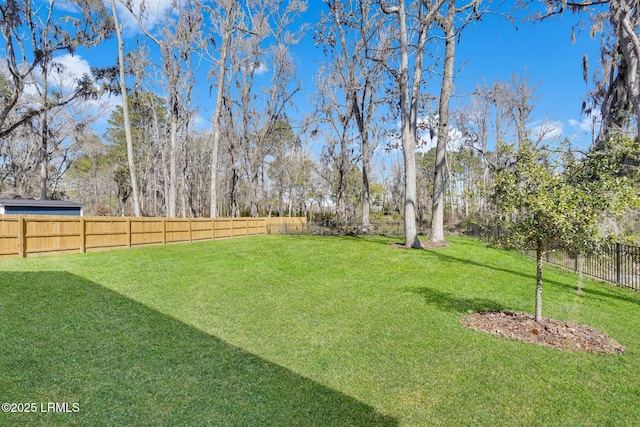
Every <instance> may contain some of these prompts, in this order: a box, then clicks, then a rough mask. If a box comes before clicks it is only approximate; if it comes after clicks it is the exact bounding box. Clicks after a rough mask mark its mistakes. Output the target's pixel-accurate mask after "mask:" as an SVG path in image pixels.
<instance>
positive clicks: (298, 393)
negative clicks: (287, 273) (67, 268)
mask: <svg viewBox="0 0 640 427" xmlns="http://www.w3.org/2000/svg"><path fill="white" fill-rule="evenodd" d="M0 292H1V294H0V295H2V296H1V299H0V340H1V341H2V349H1V350H0V395H1V396H2V399H3V402H36V403H37V404H38V405H40V403H42V402H60V403H62V402H67V403H68V404H69V408H72V406H71V405H72V403H77V404H78V408H79V412H77V413H63V414H60V413H51V412H47V413H42V411H39V413H8V414H7V413H0V425H3V426H6V425H12V424H14V425H23V424H25V423H28V424H31V425H51V424H58V425H70V424H81V425H231V426H235V425H276V426H283V425H305V426H306V425H311V426H313V425H317V426H331V425H334V426H345V425H363V426H369V425H384V426H392V425H397V420H395V419H393V418H391V417H388V416H385V415H382V414H380V413H378V412H376V411H375V410H374V408H372V407H370V406H368V405H366V404H364V403H362V402H360V401H358V400H356V399H354V398H352V397H349V396H347V395H344V394H342V393H340V392H338V391H336V390H332V389H330V388H327V387H325V386H323V385H320V384H318V383H317V382H315V381H313V380H311V379H309V378H305V377H302V376H300V375H298V374H296V373H294V372H292V371H290V370H287V369H285V368H283V367H281V366H279V365H276V364H273V363H270V362H269V361H267V360H264V359H262V358H260V357H258V356H256V355H253V354H250V353H248V352H246V351H244V350H242V349H240V348H237V347H234V346H232V345H229V344H227V343H225V342H224V341H221V340H220V339H217V338H215V337H213V336H211V335H208V334H206V333H204V332H202V331H200V330H198V329H195V328H193V327H191V326H188V325H186V324H184V323H182V322H180V321H178V320H176V319H174V318H171V317H169V316H166V315H164V314H161V313H159V312H157V311H155V310H152V309H150V308H148V307H146V306H144V305H142V304H140V303H138V302H135V301H132V300H130V299H128V298H126V297H123V296H122V295H120V294H117V293H115V292H113V291H110V290H108V289H105V288H104V287H102V286H99V285H97V284H95V283H92V282H89V281H86V280H84V279H82V278H80V277H77V276H74V275H72V274H69V273H66V272H42V273H36V272H29V273H19V272H3V273H2V274H1V275H0Z"/></svg>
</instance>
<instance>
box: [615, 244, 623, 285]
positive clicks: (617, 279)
mask: <svg viewBox="0 0 640 427" xmlns="http://www.w3.org/2000/svg"><path fill="white" fill-rule="evenodd" d="M620 249H621V248H620V243H616V284H618V285H619V284H620V265H621V259H620V255H621V252H622V251H621V250H620Z"/></svg>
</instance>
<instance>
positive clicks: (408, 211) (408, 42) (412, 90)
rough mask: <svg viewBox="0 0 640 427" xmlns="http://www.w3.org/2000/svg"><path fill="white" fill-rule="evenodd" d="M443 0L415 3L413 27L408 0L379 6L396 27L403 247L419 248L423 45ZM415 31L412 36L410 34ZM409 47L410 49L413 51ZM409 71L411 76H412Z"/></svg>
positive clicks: (383, 3) (396, 75)
mask: <svg viewBox="0 0 640 427" xmlns="http://www.w3.org/2000/svg"><path fill="white" fill-rule="evenodd" d="M444 3H445V0H436V1H435V2H434V3H432V4H430V8H429V9H428V10H425V9H424V6H423V2H420V3H417V4H416V8H417V10H416V11H415V16H414V18H415V22H414V24H415V26H416V30H415V31H410V30H409V26H410V25H411V16H410V14H409V11H408V10H407V2H406V1H405V0H398V2H397V3H396V4H388V3H386V2H384V1H383V2H381V3H380V7H381V8H382V11H383V12H384V13H385V14H388V15H391V16H393V17H394V20H393V21H394V23H393V25H395V26H396V27H398V30H399V32H398V34H397V40H398V46H397V48H398V50H399V53H400V61H399V64H397V67H395V68H394V67H392V66H390V64H387V65H389V66H388V69H389V71H390V73H391V74H392V75H393V77H394V80H395V83H396V85H397V88H398V92H399V95H400V101H399V106H400V108H399V110H400V121H401V124H400V126H401V138H402V153H403V158H404V179H405V191H404V193H405V196H404V197H405V201H404V226H405V227H404V228H405V230H404V233H405V243H404V244H405V247H407V248H421V247H422V244H421V243H420V240H419V238H418V231H417V228H416V206H417V190H416V153H415V150H416V147H415V146H416V141H417V124H418V106H419V102H420V99H421V96H420V94H421V85H422V71H423V65H424V64H423V61H424V55H425V45H426V43H427V36H428V32H429V29H430V27H431V25H432V24H433V22H434V21H435V19H436V15H437V13H438V11H439V9H440V7H441V6H442V5H443V4H444ZM412 34H415V39H413V40H412V39H410V36H411V35H412ZM410 50H412V52H413V55H412V54H411V52H410ZM410 56H412V57H414V61H413V66H412V67H411V66H410V64H409V57H410ZM411 75H412V77H413V78H411Z"/></svg>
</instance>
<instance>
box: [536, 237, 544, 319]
mask: <svg viewBox="0 0 640 427" xmlns="http://www.w3.org/2000/svg"><path fill="white" fill-rule="evenodd" d="M543 255H544V251H543V250H542V249H537V250H536V273H537V274H536V322H542V256H543Z"/></svg>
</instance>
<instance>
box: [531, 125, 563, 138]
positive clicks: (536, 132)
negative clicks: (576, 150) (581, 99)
mask: <svg viewBox="0 0 640 427" xmlns="http://www.w3.org/2000/svg"><path fill="white" fill-rule="evenodd" d="M530 130H531V137H532V138H533V140H534V141H549V140H552V139H557V138H560V137H561V136H562V134H563V132H564V123H562V122H558V121H543V122H534V123H532V124H531V126H530Z"/></svg>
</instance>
